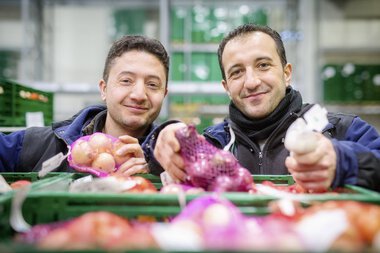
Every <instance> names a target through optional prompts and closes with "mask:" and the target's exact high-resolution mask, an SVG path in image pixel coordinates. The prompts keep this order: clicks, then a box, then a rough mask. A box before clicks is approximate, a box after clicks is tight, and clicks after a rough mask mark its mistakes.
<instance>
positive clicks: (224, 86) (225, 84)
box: [222, 80, 232, 99]
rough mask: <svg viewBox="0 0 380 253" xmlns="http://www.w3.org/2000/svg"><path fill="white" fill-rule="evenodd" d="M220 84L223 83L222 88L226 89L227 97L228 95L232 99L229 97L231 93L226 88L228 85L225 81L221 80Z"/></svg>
mask: <svg viewBox="0 0 380 253" xmlns="http://www.w3.org/2000/svg"><path fill="white" fill-rule="evenodd" d="M222 85H223V88H224V90H225V91H226V93H227V95H228V97H229V98H230V99H232V98H231V93H230V91H229V90H228V86H227V83H226V81H225V80H222Z"/></svg>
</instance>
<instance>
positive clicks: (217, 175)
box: [175, 125, 253, 192]
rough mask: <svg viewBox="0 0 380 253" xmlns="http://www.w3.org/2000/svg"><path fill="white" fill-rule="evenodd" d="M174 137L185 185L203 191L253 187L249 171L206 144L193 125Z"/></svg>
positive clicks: (226, 154)
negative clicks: (176, 141)
mask: <svg viewBox="0 0 380 253" xmlns="http://www.w3.org/2000/svg"><path fill="white" fill-rule="evenodd" d="M175 135H176V137H177V139H178V141H179V143H180V146H181V150H180V155H181V157H182V158H183V160H184V162H185V170H186V174H187V183H188V184H190V185H192V186H195V187H202V188H203V189H205V190H207V191H240V192H247V191H249V190H251V189H252V188H253V179H252V175H251V174H250V172H249V171H248V170H247V169H245V168H243V167H242V166H241V165H240V164H239V162H238V161H237V160H236V158H235V157H234V156H233V155H232V153H230V152H229V151H224V150H221V149H218V148H216V147H214V146H213V145H211V144H210V143H208V142H207V141H206V139H205V138H204V137H203V136H202V135H199V134H198V133H197V131H196V129H195V127H194V125H188V126H186V127H183V128H181V129H178V130H177V131H176V133H175Z"/></svg>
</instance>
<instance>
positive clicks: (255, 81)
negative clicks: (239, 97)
mask: <svg viewBox="0 0 380 253" xmlns="http://www.w3.org/2000/svg"><path fill="white" fill-rule="evenodd" d="M260 83H261V80H260V77H259V75H258V74H257V73H255V71H253V70H252V69H248V70H247V71H246V72H245V80H244V86H245V87H246V88H248V89H254V88H256V87H257V86H258V85H260Z"/></svg>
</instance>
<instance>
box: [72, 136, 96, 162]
mask: <svg viewBox="0 0 380 253" xmlns="http://www.w3.org/2000/svg"><path fill="white" fill-rule="evenodd" d="M95 156H96V152H95V151H94V150H92V148H91V146H90V145H89V143H88V142H87V141H85V140H78V141H77V142H76V143H75V144H74V145H73V147H72V149H71V157H72V159H73V162H74V163H75V164H77V165H85V166H86V165H90V164H91V162H92V160H93V159H94V157H95Z"/></svg>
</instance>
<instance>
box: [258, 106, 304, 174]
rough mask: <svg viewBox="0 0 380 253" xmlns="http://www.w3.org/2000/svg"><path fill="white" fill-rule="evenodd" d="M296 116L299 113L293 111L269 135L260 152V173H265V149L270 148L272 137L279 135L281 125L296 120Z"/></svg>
mask: <svg viewBox="0 0 380 253" xmlns="http://www.w3.org/2000/svg"><path fill="white" fill-rule="evenodd" d="M294 116H296V118H297V114H296V113H294V112H291V113H290V115H289V117H288V118H287V119H286V120H285V121H284V122H283V123H282V124H281V125H279V126H278V127H277V128H276V129H275V130H274V131H273V132H272V134H271V135H269V137H268V139H267V142H266V143H265V145H264V148H263V150H262V151H261V150H260V152H259V168H260V173H261V174H263V173H264V171H263V169H262V167H263V161H264V154H265V151H266V150H267V149H268V147H269V145H270V143H271V142H272V139H273V136H277V132H278V131H280V129H281V126H283V125H285V124H286V123H287V122H288V121H291V120H293V121H294V119H293V118H294Z"/></svg>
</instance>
